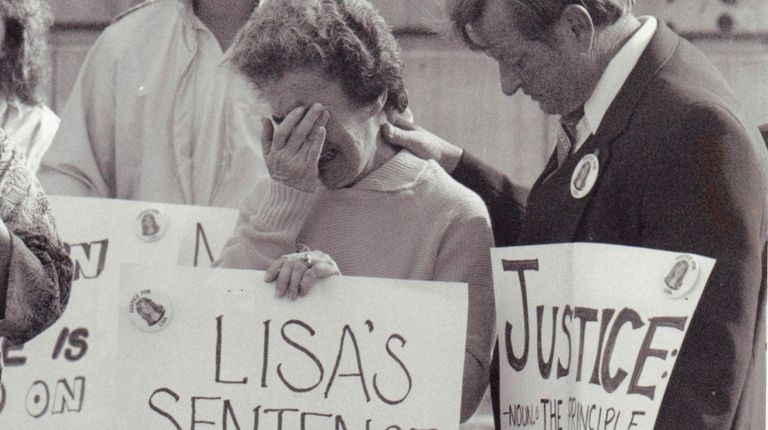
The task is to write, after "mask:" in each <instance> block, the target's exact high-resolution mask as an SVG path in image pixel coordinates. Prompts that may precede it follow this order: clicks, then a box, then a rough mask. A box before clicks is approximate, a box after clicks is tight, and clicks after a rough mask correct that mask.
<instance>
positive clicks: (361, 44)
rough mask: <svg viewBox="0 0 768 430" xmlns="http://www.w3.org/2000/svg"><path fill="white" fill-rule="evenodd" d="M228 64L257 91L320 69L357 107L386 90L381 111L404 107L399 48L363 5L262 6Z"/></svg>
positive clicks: (303, 2) (343, 1)
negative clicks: (299, 72) (290, 76)
mask: <svg viewBox="0 0 768 430" xmlns="http://www.w3.org/2000/svg"><path fill="white" fill-rule="evenodd" d="M232 62H233V63H234V64H235V65H236V66H237V67H238V69H239V70H240V71H241V72H242V73H243V74H244V75H245V76H246V77H247V78H248V79H250V80H251V81H252V82H253V83H254V84H255V85H256V86H257V87H262V86H264V85H265V84H268V83H270V82H274V81H276V80H279V79H281V78H282V77H283V76H285V74H287V73H289V72H292V71H295V70H297V69H301V68H319V69H320V70H322V72H323V74H324V75H325V76H326V77H327V78H329V79H333V80H337V81H338V82H339V83H340V84H341V86H342V88H343V89H344V92H345V94H346V95H347V96H348V97H350V98H351V99H352V100H355V101H357V102H359V103H361V104H367V103H370V102H372V101H374V100H376V98H377V97H379V96H380V95H381V94H382V93H383V92H384V90H387V101H386V103H385V108H387V109H395V110H397V111H399V112H402V111H404V110H405V108H406V107H408V97H407V96H406V93H405V87H404V84H403V77H402V70H403V65H402V61H401V60H400V48H399V46H398V45H397V42H396V41H395V38H394V36H393V35H392V33H391V32H390V30H389V28H388V26H387V24H386V23H385V22H384V19H383V18H382V17H381V16H380V15H379V13H378V12H377V11H376V9H374V8H373V6H371V4H370V3H368V2H367V1H365V0H269V1H266V2H262V4H261V5H260V6H259V7H258V8H256V10H255V11H254V13H253V15H252V16H251V18H250V20H249V21H248V23H247V24H246V25H245V26H244V27H243V29H242V30H241V31H240V34H239V35H238V38H237V41H236V47H235V49H234V52H233V54H232Z"/></svg>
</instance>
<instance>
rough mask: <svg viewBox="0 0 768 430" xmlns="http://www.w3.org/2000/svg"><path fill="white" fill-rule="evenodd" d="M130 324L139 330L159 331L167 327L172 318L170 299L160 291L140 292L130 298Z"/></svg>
mask: <svg viewBox="0 0 768 430" xmlns="http://www.w3.org/2000/svg"><path fill="white" fill-rule="evenodd" d="M128 311H129V316H130V317H131V322H132V323H133V325H135V326H136V328H138V329H139V330H142V331H146V332H156V331H160V330H162V329H163V328H165V326H167V325H168V323H170V321H171V317H172V316H173V306H172V305H171V299H169V298H168V296H167V295H165V294H163V293H161V292H160V291H153V290H141V292H140V293H138V294H135V295H134V296H133V298H131V303H130V306H129V308H128Z"/></svg>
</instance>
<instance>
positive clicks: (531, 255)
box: [491, 243, 714, 430]
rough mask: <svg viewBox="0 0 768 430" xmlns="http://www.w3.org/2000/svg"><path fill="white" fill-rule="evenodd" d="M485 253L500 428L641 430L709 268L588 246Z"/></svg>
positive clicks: (652, 253)
mask: <svg viewBox="0 0 768 430" xmlns="http://www.w3.org/2000/svg"><path fill="white" fill-rule="evenodd" d="M491 255H492V261H493V271H494V287H495V291H496V312H497V329H498V334H499V363H500V364H499V365H500V375H501V376H500V386H501V390H500V412H501V415H500V421H501V428H502V429H518V428H527V429H542V430H544V429H546V430H549V429H552V430H560V429H564V430H577V429H590V430H618V429H621V430H626V429H651V428H653V425H654V422H655V420H656V415H657V413H658V409H659V405H660V403H661V399H662V398H663V397H664V392H665V390H666V386H667V382H668V381H669V376H670V374H671V373H672V370H673V368H674V365H675V360H676V359H677V355H678V352H679V351H680V346H681V344H682V342H683V338H684V337H685V333H686V330H687V329H688V324H689V323H690V320H691V316H692V315H693V313H694V311H695V310H696V306H697V304H698V301H699V298H700V296H701V292H702V290H703V287H704V285H705V283H706V280H707V278H708V277H709V274H710V272H711V270H712V267H713V265H714V260H712V259H710V258H705V257H700V256H696V255H681V254H677V253H672V252H666V251H656V250H649V249H642V248H630V247H622V246H615V245H600V244H588V243H577V244H563V245H540V246H526V247H516V248H503V249H493V250H492V252H491Z"/></svg>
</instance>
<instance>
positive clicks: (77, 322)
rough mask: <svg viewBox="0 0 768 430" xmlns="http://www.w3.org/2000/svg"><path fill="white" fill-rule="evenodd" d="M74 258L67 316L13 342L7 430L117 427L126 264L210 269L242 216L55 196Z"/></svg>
mask: <svg viewBox="0 0 768 430" xmlns="http://www.w3.org/2000/svg"><path fill="white" fill-rule="evenodd" d="M49 200H50V204H51V208H52V210H53V213H54V215H55V217H56V224H57V226H58V228H59V233H60V235H61V237H62V239H63V240H64V241H65V242H66V244H67V247H68V250H69V254H70V257H71V258H72V259H73V260H74V264H75V280H74V282H73V283H72V290H71V295H70V299H69V304H68V306H67V309H66V310H65V312H64V314H63V316H62V317H61V319H60V320H59V321H57V322H56V323H54V325H53V326H51V327H50V328H49V329H48V330H46V331H45V332H44V333H42V334H40V335H39V336H37V337H36V338H34V339H32V340H31V341H29V342H27V343H26V344H25V345H23V346H21V347H14V348H6V351H5V353H6V354H5V355H6V357H5V358H6V360H5V363H6V368H5V369H4V370H3V375H2V384H0V429H25V430H28V429H56V430H60V429H96V428H113V426H112V425H113V424H112V423H113V420H112V416H111V414H110V412H109V410H108V405H109V403H108V402H109V399H110V398H111V397H113V396H114V395H115V394H114V389H113V386H112V376H111V375H112V373H111V372H112V370H113V369H114V367H115V355H114V353H115V350H116V348H117V337H118V336H117V333H118V332H117V300H118V291H119V288H118V287H119V269H120V264H122V263H126V262H135V263H139V262H140V263H144V264H152V265H158V266H172V265H175V264H186V265H199V266H209V265H210V263H211V260H212V259H213V258H214V257H215V256H217V255H218V254H219V253H220V252H221V249H222V247H223V245H224V242H225V241H226V239H227V238H228V237H229V236H230V235H231V234H232V231H233V230H234V225H235V222H236V220H237V211H236V210H233V209H221V208H207V207H194V206H181V205H168V204H159V203H146V202H136V201H124V200H105V199H90V198H75V197H58V196H51V197H49Z"/></svg>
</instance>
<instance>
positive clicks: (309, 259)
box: [301, 252, 314, 269]
mask: <svg viewBox="0 0 768 430" xmlns="http://www.w3.org/2000/svg"><path fill="white" fill-rule="evenodd" d="M301 261H303V262H304V264H306V265H307V269H309V268H311V267H312V264H313V263H314V261H312V256H311V255H310V254H309V253H308V252H304V253H302V254H301Z"/></svg>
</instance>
